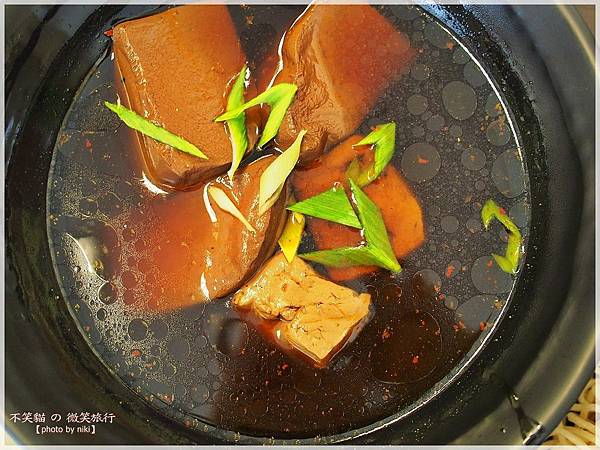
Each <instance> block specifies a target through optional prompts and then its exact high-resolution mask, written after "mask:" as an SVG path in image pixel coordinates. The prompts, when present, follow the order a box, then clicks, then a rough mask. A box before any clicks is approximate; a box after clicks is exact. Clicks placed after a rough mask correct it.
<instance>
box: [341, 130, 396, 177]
mask: <svg viewBox="0 0 600 450" xmlns="http://www.w3.org/2000/svg"><path fill="white" fill-rule="evenodd" d="M360 145H373V146H374V147H375V155H374V157H373V162H372V163H371V164H369V166H368V167H364V168H363V167H361V165H360V161H359V160H358V159H354V160H353V161H352V162H351V163H350V165H349V166H348V169H347V170H346V176H347V177H348V178H350V179H351V180H354V182H355V183H356V184H357V185H358V186H360V187H364V186H366V185H367V184H369V183H370V182H371V181H373V180H374V179H376V178H377V177H378V176H379V175H381V172H383V169H385V167H386V166H387V165H388V163H389V162H390V160H391V159H392V156H394V149H395V146H396V124H395V123H394V122H390V123H386V124H384V125H378V126H377V127H376V128H375V130H373V131H372V132H371V133H369V134H368V135H367V136H365V137H364V138H363V139H362V140H360V141H359V142H357V143H356V144H354V145H353V147H358V146H360Z"/></svg>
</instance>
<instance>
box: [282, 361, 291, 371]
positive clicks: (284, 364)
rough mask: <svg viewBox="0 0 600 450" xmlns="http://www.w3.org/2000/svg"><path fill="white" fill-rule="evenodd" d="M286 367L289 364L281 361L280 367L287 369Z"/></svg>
mask: <svg viewBox="0 0 600 450" xmlns="http://www.w3.org/2000/svg"><path fill="white" fill-rule="evenodd" d="M288 367H290V366H289V365H288V363H283V364H282V365H281V368H282V369H283V370H285V369H287V368H288Z"/></svg>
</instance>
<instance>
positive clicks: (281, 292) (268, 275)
mask: <svg viewBox="0 0 600 450" xmlns="http://www.w3.org/2000/svg"><path fill="white" fill-rule="evenodd" d="M370 303H371V296H370V295H369V294H358V293H356V292H354V291H353V290H352V289H349V288H347V287H344V286H339V285H337V284H335V283H332V282H331V281H328V280H326V279H324V278H322V277H321V276H320V275H319V274H318V273H317V272H316V271H315V270H314V269H313V268H312V267H310V266H309V265H308V264H307V263H305V262H304V261H303V260H302V259H301V258H299V257H296V258H294V259H293V260H292V262H291V263H288V261H287V260H286V259H285V257H284V256H283V254H282V253H278V254H277V255H275V256H274V257H273V258H271V260H269V261H268V262H267V264H265V266H264V267H263V268H262V270H261V271H260V272H259V273H258V274H257V275H256V276H254V277H253V278H252V280H250V281H249V282H248V283H247V284H246V285H245V286H244V287H243V288H242V289H240V290H239V291H238V292H237V293H236V294H235V296H234V298H233V304H234V305H235V306H236V307H238V308H242V309H251V310H252V311H253V312H254V314H256V315H257V316H258V317H260V318H261V319H264V320H271V321H278V323H277V324H276V327H275V329H276V331H275V334H276V335H277V337H279V339H281V340H283V347H284V348H285V347H286V346H289V347H291V348H293V349H295V350H296V351H298V352H300V353H301V354H303V355H304V356H306V357H308V358H310V359H311V360H312V361H313V362H314V364H315V365H316V366H317V367H324V366H325V365H327V363H328V362H329V361H330V360H331V358H332V357H333V356H334V355H335V354H336V353H337V352H339V351H340V350H341V349H342V347H343V346H344V344H346V342H348V341H349V340H350V339H352V338H353V337H354V335H356V334H357V333H358V332H359V331H360V329H361V328H362V325H363V324H364V323H365V322H366V321H367V320H368V316H369V305H370Z"/></svg>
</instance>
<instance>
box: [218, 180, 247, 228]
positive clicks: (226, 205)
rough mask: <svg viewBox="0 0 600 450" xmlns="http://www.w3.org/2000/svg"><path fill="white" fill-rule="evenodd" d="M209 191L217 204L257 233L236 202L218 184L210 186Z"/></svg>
mask: <svg viewBox="0 0 600 450" xmlns="http://www.w3.org/2000/svg"><path fill="white" fill-rule="evenodd" d="M208 193H209V194H210V196H211V197H212V199H213V200H214V201H215V203H216V204H217V206H218V207H219V208H221V209H222V210H223V211H225V212H227V213H229V214H231V215H232V216H233V217H235V218H236V219H238V220H239V221H240V222H242V224H243V225H244V226H245V227H246V229H248V231H251V232H252V233H256V230H255V229H254V227H253V226H252V225H251V224H250V222H248V221H247V220H246V218H245V217H244V215H243V214H242V213H241V212H240V210H239V209H238V208H237V206H235V204H234V203H233V202H232V201H231V199H230V198H229V196H228V195H227V194H226V193H225V192H223V190H222V189H219V188H218V187H216V186H209V187H208Z"/></svg>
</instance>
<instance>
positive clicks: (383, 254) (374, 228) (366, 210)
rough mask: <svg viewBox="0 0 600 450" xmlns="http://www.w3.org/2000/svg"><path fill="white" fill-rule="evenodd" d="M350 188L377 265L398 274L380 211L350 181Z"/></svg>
mask: <svg viewBox="0 0 600 450" xmlns="http://www.w3.org/2000/svg"><path fill="white" fill-rule="evenodd" d="M350 188H351V189H352V196H353V198H354V204H355V205H356V210H357V212H358V218H359V219H360V222H361V223H362V225H363V229H364V236H365V241H367V244H368V246H369V247H370V248H371V250H372V253H373V256H375V257H376V258H377V259H378V260H379V263H380V264H378V265H379V266H382V267H385V268H386V269H389V270H391V271H392V272H399V271H400V270H401V267H400V264H399V263H398V260H397V259H396V255H395V254H394V250H393V249H392V244H391V243H390V239H389V237H388V234H387V230H386V228H385V223H384V222H383V217H382V215H381V211H380V210H379V208H378V207H377V205H376V204H375V203H373V201H372V200H371V199H370V198H369V197H367V194H365V193H364V192H363V191H362V189H361V188H360V187H359V186H358V185H357V184H355V183H354V182H353V181H352V180H350Z"/></svg>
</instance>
